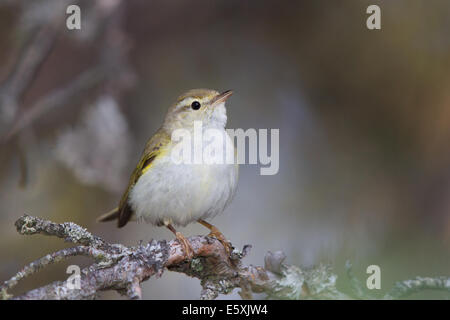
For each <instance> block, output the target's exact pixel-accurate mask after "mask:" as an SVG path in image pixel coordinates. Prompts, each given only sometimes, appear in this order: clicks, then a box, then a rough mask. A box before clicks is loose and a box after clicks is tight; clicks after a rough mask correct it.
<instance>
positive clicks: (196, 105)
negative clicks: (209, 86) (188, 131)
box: [191, 101, 200, 110]
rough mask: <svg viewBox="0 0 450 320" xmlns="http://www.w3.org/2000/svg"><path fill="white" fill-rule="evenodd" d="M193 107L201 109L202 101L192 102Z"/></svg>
mask: <svg viewBox="0 0 450 320" xmlns="http://www.w3.org/2000/svg"><path fill="white" fill-rule="evenodd" d="M191 107H192V109H194V110H198V109H200V102H198V101H194V102H192V104H191Z"/></svg>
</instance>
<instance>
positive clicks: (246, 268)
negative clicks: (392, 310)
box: [0, 215, 450, 300]
mask: <svg viewBox="0 0 450 320" xmlns="http://www.w3.org/2000/svg"><path fill="white" fill-rule="evenodd" d="M15 225H16V228H17V230H18V232H19V233H20V234H24V235H32V234H37V233H40V234H45V235H50V236H56V237H59V238H63V239H65V241H68V242H72V243H76V244H81V245H79V246H77V247H74V248H69V249H63V250H60V251H58V252H55V253H52V254H49V255H47V256H45V257H43V258H41V259H38V260H36V261H34V262H32V263H31V264H29V265H28V266H26V267H24V268H23V269H22V270H21V271H20V272H18V273H17V274H16V275H15V276H14V277H12V278H11V279H9V280H8V281H6V282H4V283H3V284H2V285H1V286H0V297H2V298H3V299H10V298H14V299H19V300H22V299H94V298H96V297H97V296H98V294H99V293H100V292H102V291H107V290H115V291H117V292H119V293H120V294H123V295H126V296H127V297H128V298H130V299H139V298H141V297H142V291H141V287H140V284H141V283H142V282H144V281H146V280H148V279H149V278H151V277H152V276H161V274H162V273H163V271H164V270H165V269H168V270H170V271H175V272H180V273H184V274H186V275H188V276H191V277H195V278H198V279H200V281H201V285H202V291H201V298H202V299H214V298H216V297H217V296H218V295H219V294H228V293H230V292H232V291H233V289H235V288H240V292H239V293H240V295H241V297H242V298H243V299H251V298H252V294H253V293H264V294H266V295H267V297H268V298H271V299H350V298H351V297H354V298H359V299H361V298H367V296H366V295H365V293H364V292H363V289H362V288H359V289H353V291H354V292H353V293H352V294H350V295H347V294H346V293H343V292H341V291H339V290H338V289H337V288H336V280H337V276H336V275H335V274H334V273H333V272H332V271H331V268H330V267H329V266H325V265H322V264H321V265H319V266H316V267H313V268H309V269H302V268H299V267H296V266H292V265H287V264H285V263H284V260H285V258H286V257H285V255H284V254H283V253H282V252H280V251H279V252H275V253H271V252H268V253H267V254H266V257H265V264H264V267H259V266H253V265H245V264H243V263H242V259H243V258H244V257H245V256H246V255H247V254H248V252H249V250H250V246H249V245H247V246H244V248H243V250H242V251H240V250H237V249H234V250H233V252H232V253H231V255H230V256H228V255H227V254H226V251H225V249H224V248H223V246H222V244H221V243H220V241H218V240H217V239H215V238H210V237H207V236H193V237H189V238H188V241H189V243H190V245H191V247H192V248H193V252H194V253H193V257H192V258H190V259H186V257H185V254H184V251H183V246H182V245H181V244H180V243H179V242H178V240H172V241H168V242H167V241H165V240H161V241H155V240H152V241H151V242H149V243H147V244H142V243H141V244H139V245H138V246H136V247H126V246H123V245H121V244H109V243H107V242H106V241H104V240H103V239H101V238H99V237H97V236H94V235H92V234H91V233H89V232H88V231H87V230H86V229H84V228H82V227H80V226H78V225H76V224H74V223H71V222H66V223H61V224H58V223H54V222H51V221H47V220H42V219H40V218H36V217H32V216H27V215H24V216H22V217H21V218H19V219H18V220H17V221H16V223H15ZM76 255H83V256H87V257H91V258H93V259H94V261H95V263H94V264H92V265H90V266H89V267H86V268H84V269H83V270H82V272H81V275H80V288H79V289H71V287H70V286H69V285H68V284H69V280H66V281H56V282H53V283H50V284H48V285H46V286H43V287H41V288H37V289H34V290H31V291H28V292H26V293H24V294H22V295H20V296H17V297H12V296H11V295H9V294H8V292H7V290H9V289H12V288H13V287H14V286H15V285H16V284H17V283H18V282H19V281H21V280H22V279H24V278H26V277H28V276H30V275H32V274H34V273H36V272H37V271H39V270H41V269H42V268H43V267H45V266H47V265H49V264H51V263H55V262H59V261H61V260H63V259H65V258H67V257H71V256H76ZM350 268H351V266H350V265H348V273H349V276H350V277H353V275H352V273H351V270H350ZM423 289H441V290H447V291H450V279H448V278H437V279H432V278H417V279H415V280H408V281H403V282H399V283H398V284H396V286H394V288H393V290H391V292H390V293H389V294H387V295H386V296H385V298H386V299H394V298H400V297H404V296H406V295H407V294H411V293H414V292H417V291H418V290H423Z"/></svg>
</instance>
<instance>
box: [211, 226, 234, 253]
mask: <svg viewBox="0 0 450 320" xmlns="http://www.w3.org/2000/svg"><path fill="white" fill-rule="evenodd" d="M208 237H212V238H216V239H217V240H219V241H220V243H222V245H223V247H224V248H225V252H226V254H227V256H228V257H229V256H230V254H231V251H233V247H232V246H231V243H230V242H229V241H228V240H227V239H226V238H225V236H224V235H223V234H222V232H220V231H219V229H217V228H216V227H214V226H212V227H211V232H210V233H209V234H208Z"/></svg>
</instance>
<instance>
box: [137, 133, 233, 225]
mask: <svg viewBox="0 0 450 320" xmlns="http://www.w3.org/2000/svg"><path fill="white" fill-rule="evenodd" d="M223 132H224V136H225V137H226V139H229V142H231V139H230V137H229V136H228V134H226V132H225V130H224V131H223ZM227 145H228V148H233V150H231V152H233V154H234V147H233V144H232V143H228V144H227ZM221 146H223V143H221ZM204 147H205V146H204ZM219 147H220V146H219ZM169 152H170V150H168V151H167V152H166V154H165V155H164V156H158V157H157V158H156V159H155V160H154V162H153V163H152V165H151V167H150V169H149V170H148V171H146V172H145V173H144V174H143V175H142V176H141V177H140V178H139V179H138V181H137V182H136V184H135V185H134V187H133V188H132V189H131V191H130V195H129V203H130V204H131V206H132V208H133V210H134V213H135V215H136V218H138V219H142V220H145V221H146V222H150V223H152V224H156V225H161V224H162V223H163V220H164V219H167V220H169V221H172V223H174V224H175V225H182V226H185V225H187V224H188V223H191V222H194V221H196V220H198V219H206V218H212V217H214V216H215V215H217V214H219V213H221V212H223V210H224V209H225V207H226V206H227V205H228V204H229V202H230V201H231V199H232V197H233V195H234V193H235V190H236V186H237V180H238V166H237V164H234V163H232V164H176V163H174V162H173V161H172V159H171V157H170V155H169V154H168V153H169ZM227 152H230V150H229V149H228V150H227Z"/></svg>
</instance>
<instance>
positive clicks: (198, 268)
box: [191, 258, 203, 272]
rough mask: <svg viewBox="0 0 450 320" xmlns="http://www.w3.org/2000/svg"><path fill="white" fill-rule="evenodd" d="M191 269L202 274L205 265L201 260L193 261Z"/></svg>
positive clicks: (195, 259)
mask: <svg viewBox="0 0 450 320" xmlns="http://www.w3.org/2000/svg"><path fill="white" fill-rule="evenodd" d="M191 269H192V270H193V271H195V272H201V271H202V270H203V264H202V261H201V259H200V258H194V259H192V261H191Z"/></svg>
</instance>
